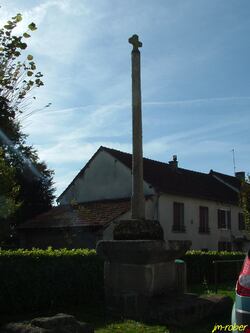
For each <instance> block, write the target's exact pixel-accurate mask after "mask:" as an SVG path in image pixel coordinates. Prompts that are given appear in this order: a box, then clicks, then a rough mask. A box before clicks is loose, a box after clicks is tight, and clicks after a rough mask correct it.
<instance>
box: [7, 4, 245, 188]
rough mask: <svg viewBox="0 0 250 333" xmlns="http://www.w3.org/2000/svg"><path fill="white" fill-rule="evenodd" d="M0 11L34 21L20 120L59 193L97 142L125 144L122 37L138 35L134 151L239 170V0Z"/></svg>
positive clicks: (198, 166) (205, 168) (127, 91)
mask: <svg viewBox="0 0 250 333" xmlns="http://www.w3.org/2000/svg"><path fill="white" fill-rule="evenodd" d="M0 11H1V15H0V23H1V25H3V23H4V22H5V21H6V20H7V19H8V18H10V17H11V16H13V15H15V14H16V13H18V12H20V13H22V14H23V18H24V19H23V22H22V24H21V25H20V27H19V28H18V31H17V32H21V31H24V30H25V26H26V25H27V24H28V23H30V22H32V21H34V22H35V23H36V24H37V26H38V30H37V31H36V32H34V33H33V36H32V38H31V39H30V41H29V48H28V50H27V53H31V54H33V55H34V58H35V61H36V63H37V66H38V67H39V70H41V71H42V72H43V74H44V83H45V86H44V87H43V88H39V89H37V90H36V91H34V94H35V95H36V97H37V100H36V101H35V102H34V103H33V104H32V105H30V106H29V109H28V110H29V111H32V110H36V109H40V108H42V107H43V106H44V105H46V104H48V103H52V105H51V107H50V108H47V109H43V110H42V111H40V112H36V113H34V115H33V116H31V117H30V118H28V119H26V120H24V121H23V131H24V132H26V133H28V134H29V139H28V142H29V143H30V144H33V145H34V147H35V148H36V149H37V150H38V152H39V156H40V157H41V159H43V160H45V161H46V162H47V164H48V166H49V167H50V168H52V169H54V170H55V183H56V187H57V194H60V193H61V192H62V191H63V189H64V188H65V187H66V186H67V185H68V183H69V182H70V181H71V180H72V179H73V177H74V176H75V175H76V174H77V173H78V171H79V170H80V169H81V168H82V167H83V166H84V164H85V163H86V162H87V161H88V160H89V158H90V157H91V156H92V155H93V153H94V152H95V151H96V150H97V149H98V148H99V146H100V145H104V146H108V147H111V148H116V149H120V150H122V151H127V152H131V77H130V52H131V45H130V44H128V41H127V40H128V38H129V37H130V36H131V35H132V34H134V33H136V34H138V35H139V36H140V39H141V41H142V42H143V47H142V49H141V56H142V60H141V61H142V98H143V140H144V156H146V157H149V158H152V159H156V160H160V161H164V162H168V161H169V160H171V159H172V155H173V154H177V155H178V160H179V166H180V167H183V168H187V169H192V170H196V171H201V172H209V170H210V169H213V170H216V171H219V172H223V173H227V174H231V175H232V174H233V158H232V149H234V150H235V159H236V171H246V172H250V167H249V165H250V154H249V148H250V131H249V125H250V75H249V72H250V60H249V59H250V43H249V36H250V15H249V13H250V2H249V0H241V1H239V0H175V1H172V0H156V1H153V0H150V1H149V0H143V1H135V0H134V1H133V0H126V1H123V0H88V1H84V0H49V1H46V0H45V1H36V0H33V1H28V0H23V1H18V0H16V1H14V0H8V1H7V0H3V1H2V2H1V8H0Z"/></svg>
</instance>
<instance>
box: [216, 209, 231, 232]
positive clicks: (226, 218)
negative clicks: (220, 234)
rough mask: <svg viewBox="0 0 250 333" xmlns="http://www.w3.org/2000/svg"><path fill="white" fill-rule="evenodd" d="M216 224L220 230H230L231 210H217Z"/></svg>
mask: <svg viewBox="0 0 250 333" xmlns="http://www.w3.org/2000/svg"><path fill="white" fill-rule="evenodd" d="M217 224H218V225H217V226H218V229H220V230H231V210H229V209H223V208H219V209H218V210H217Z"/></svg>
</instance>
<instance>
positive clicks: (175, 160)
mask: <svg viewBox="0 0 250 333" xmlns="http://www.w3.org/2000/svg"><path fill="white" fill-rule="evenodd" d="M168 164H169V166H171V168H172V169H177V168H178V161H177V155H173V160H172V161H169V162H168Z"/></svg>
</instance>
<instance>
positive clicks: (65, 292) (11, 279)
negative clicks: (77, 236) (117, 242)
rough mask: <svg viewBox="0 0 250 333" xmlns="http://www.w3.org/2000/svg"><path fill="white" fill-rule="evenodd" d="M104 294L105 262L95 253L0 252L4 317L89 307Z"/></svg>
mask: <svg viewBox="0 0 250 333" xmlns="http://www.w3.org/2000/svg"><path fill="white" fill-rule="evenodd" d="M103 290H104V288H103V262H102V260H101V259H100V258H99V257H98V256H97V254H96V252H95V251H94V250H87V249H77V250H67V249H60V250H52V249H48V250H39V249H33V250H32V251H28V250H22V249H19V250H15V251H0V312H1V313H13V312H21V311H36V310H49V309H52V308H56V307H60V306H62V305H65V306H66V307H67V308H70V307H73V306H78V305H88V304H90V303H91V302H92V303H93V302H96V301H98V300H100V299H102V298H103Z"/></svg>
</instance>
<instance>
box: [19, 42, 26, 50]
mask: <svg viewBox="0 0 250 333" xmlns="http://www.w3.org/2000/svg"><path fill="white" fill-rule="evenodd" d="M18 46H19V47H20V49H22V50H25V49H26V47H27V44H26V43H20V44H19V45H18Z"/></svg>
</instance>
